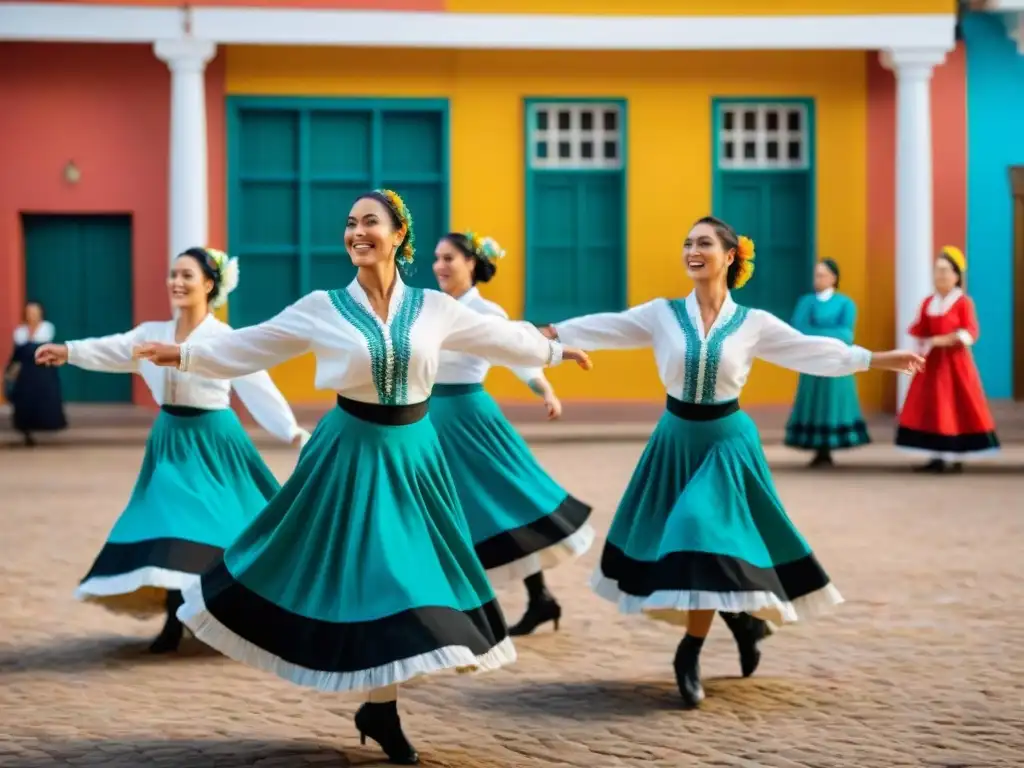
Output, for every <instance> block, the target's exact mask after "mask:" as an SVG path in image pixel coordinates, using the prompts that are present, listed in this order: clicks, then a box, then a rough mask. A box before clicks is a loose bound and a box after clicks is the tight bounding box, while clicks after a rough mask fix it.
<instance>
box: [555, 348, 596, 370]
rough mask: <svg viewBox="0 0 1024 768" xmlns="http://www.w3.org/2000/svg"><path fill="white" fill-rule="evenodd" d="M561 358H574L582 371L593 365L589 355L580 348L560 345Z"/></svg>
mask: <svg viewBox="0 0 1024 768" xmlns="http://www.w3.org/2000/svg"><path fill="white" fill-rule="evenodd" d="M562 360H575V361H576V364H577V365H578V366H579V367H580V368H582V369H583V370H584V371H589V370H590V369H591V368H593V367H594V364H593V363H591V362H590V355H588V354H587V353H586V352H584V351H583V350H582V349H576V348H574V347H562Z"/></svg>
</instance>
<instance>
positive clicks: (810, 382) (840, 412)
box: [785, 375, 871, 451]
mask: <svg viewBox="0 0 1024 768" xmlns="http://www.w3.org/2000/svg"><path fill="white" fill-rule="evenodd" d="M870 442H871V438H870V436H869V435H868V428H867V425H866V424H865V423H864V416H863V415H862V414H861V410H860V401H859V400H858V399H857V383H856V381H854V377H853V376H840V377H837V378H832V377H827V376H807V375H801V376H800V382H799V384H798V385H797V390H796V401H795V402H794V403H793V410H792V412H791V413H790V415H789V421H788V422H787V423H786V439H785V443H786V445H788V446H790V447H791V448H802V449H806V450H815V451H820V450H830V451H835V450H841V449H843V448H856V447H857V446H858V445H867V444H868V443H870Z"/></svg>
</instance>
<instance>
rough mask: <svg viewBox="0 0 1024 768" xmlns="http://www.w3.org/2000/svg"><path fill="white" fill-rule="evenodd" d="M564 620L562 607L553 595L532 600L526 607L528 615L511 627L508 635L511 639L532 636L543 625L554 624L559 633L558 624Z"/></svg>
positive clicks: (525, 614)
mask: <svg viewBox="0 0 1024 768" xmlns="http://www.w3.org/2000/svg"><path fill="white" fill-rule="evenodd" d="M561 618H562V606H560V605H559V604H558V601H557V600H555V598H553V597H552V596H551V595H548V596H547V597H542V598H540V599H538V600H530V602H529V604H527V606H526V613H524V614H523V617H522V618H521V619H520V620H519V621H518V622H516V624H515V625H513V626H511V627H509V630H508V633H509V635H510V636H511V637H522V636H523V635H529V634H531V633H532V632H533V631H534V630H535V629H537V627H539V626H540V625H541V624H545V623H547V622H549V621H550V622H554V625H555V632H557V631H558V622H559V621H560V620H561Z"/></svg>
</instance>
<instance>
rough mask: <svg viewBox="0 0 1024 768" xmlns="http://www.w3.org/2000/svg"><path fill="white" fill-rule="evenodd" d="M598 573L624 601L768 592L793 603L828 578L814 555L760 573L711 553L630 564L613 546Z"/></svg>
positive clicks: (822, 585)
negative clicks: (666, 595)
mask: <svg viewBox="0 0 1024 768" xmlns="http://www.w3.org/2000/svg"><path fill="white" fill-rule="evenodd" d="M601 573H602V574H603V575H604V576H605V578H608V579H612V580H613V581H616V582H618V586H619V589H620V590H622V591H623V592H625V593H626V594H627V595H633V596H635V597H650V596H651V595H653V594H654V593H655V592H662V591H671V592H771V593H773V594H774V595H775V596H776V597H778V598H779V599H780V600H796V599H798V598H801V597H803V596H804V595H809V594H810V593H812V592H817V591H818V590H819V589H824V588H825V587H826V586H828V584H829V578H828V574H826V573H825V571H824V569H822V567H821V566H820V565H819V564H818V561H817V559H816V558H815V557H814V555H812V554H809V555H806V556H804V557H802V558H800V559H799V560H795V561H793V562H791V563H781V564H779V565H776V566H774V567H773V568H759V567H758V566H756V565H752V564H751V563H748V562H746V561H744V560H740V559H739V558H737V557H731V556H730V555H716V554H712V553H710V552H670V553H668V554H666V555H664V556H663V557H662V558H661V559H660V560H655V561H648V560H634V559H633V558H631V557H629V556H628V555H627V554H626V553H625V552H623V551H622V550H621V549H619V548H618V547H616V546H615V545H614V544H608V543H606V544H605V547H604V552H603V553H602V554H601Z"/></svg>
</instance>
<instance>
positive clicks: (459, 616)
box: [202, 561, 507, 672]
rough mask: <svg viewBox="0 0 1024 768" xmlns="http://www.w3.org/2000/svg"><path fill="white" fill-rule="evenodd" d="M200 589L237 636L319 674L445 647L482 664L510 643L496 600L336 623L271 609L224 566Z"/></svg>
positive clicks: (217, 567) (206, 578)
mask: <svg viewBox="0 0 1024 768" xmlns="http://www.w3.org/2000/svg"><path fill="white" fill-rule="evenodd" d="M202 589H203V600H204V602H205V603H206V610H208V611H209V612H210V614H212V615H213V616H214V617H215V618H216V619H217V621H219V622H220V623H221V624H223V625H224V626H225V627H227V628H228V629H229V630H231V631H232V632H234V633H235V634H236V635H238V636H239V637H242V638H244V639H245V640H248V641H249V642H250V643H253V644H254V645H256V646H258V647H260V648H261V649H263V650H264V651H267V652H268V653H272V654H273V655H275V656H277V657H278V658H281V659H284V660H285V661H288V662H291V663H292V664H298V665H299V666H302V667H306V668H307V669H315V670H319V671H321V672H359V671H362V670H366V669H373V668H374V667H380V666H383V665H385V664H390V663H392V662H395V661H399V660H401V659H408V658H411V657H413V656H419V655H421V654H425V653H430V652H431V651H436V650H437V649H439V648H446V647H449V646H462V647H465V648H468V649H469V650H470V651H471V652H472V653H473V654H474V655H475V656H482V655H484V654H485V653H487V652H488V651H490V650H491V649H492V648H494V646H496V645H498V644H499V643H500V642H501V641H502V640H504V639H505V638H506V637H507V631H506V629H505V621H504V619H503V617H502V614H501V610H500V609H499V608H498V601H497V600H492V601H491V602H489V603H486V604H485V605H482V606H480V607H479V608H477V609H475V610H470V611H458V610H456V609H454V608H443V607H440V606H424V607H422V608H411V609H409V610H405V611H402V612H400V613H396V614H393V615H391V616H384V617H382V618H379V619H376V620H373V621H352V622H345V623H337V622H331V621H323V620H320V619H311V618H309V617H306V616H299V615H298V614H295V613H292V612H291V611H288V610H286V609H284V608H282V607H280V606H278V605H275V604H274V603H272V602H270V601H269V600H267V599H266V598H264V597H261V596H260V595H258V594H256V593H255V592H253V591H251V590H250V589H248V588H247V587H246V586H245V585H243V584H241V583H240V582H238V581H235V578H234V576H232V575H231V572H230V571H229V570H228V569H227V566H225V565H224V562H223V561H221V562H219V563H217V565H215V566H214V567H213V568H211V569H210V570H209V571H207V572H206V573H204V574H203V578H202Z"/></svg>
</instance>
